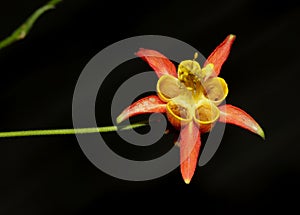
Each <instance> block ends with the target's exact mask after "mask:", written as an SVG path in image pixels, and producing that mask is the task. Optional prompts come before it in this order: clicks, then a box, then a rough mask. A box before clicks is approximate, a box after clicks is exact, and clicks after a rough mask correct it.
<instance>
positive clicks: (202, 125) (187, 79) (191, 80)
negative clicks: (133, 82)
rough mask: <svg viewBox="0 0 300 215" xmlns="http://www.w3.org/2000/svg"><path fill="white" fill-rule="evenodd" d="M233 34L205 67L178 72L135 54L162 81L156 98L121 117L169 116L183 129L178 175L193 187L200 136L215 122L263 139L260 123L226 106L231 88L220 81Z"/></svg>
mask: <svg viewBox="0 0 300 215" xmlns="http://www.w3.org/2000/svg"><path fill="white" fill-rule="evenodd" d="M234 40H235V36H234V35H229V36H227V37H226V39H225V40H224V41H223V42H222V43H221V44H220V45H219V46H218V47H217V48H216V49H215V50H214V51H213V52H212V53H211V54H210V56H209V57H208V58H207V60H206V62H205V63H204V65H203V68H201V66H200V65H199V63H198V62H197V61H196V58H197V53H196V54H195V56H194V59H193V60H185V61H182V62H181V63H180V64H179V66H178V68H177V70H176V67H175V65H174V64H173V63H172V62H171V61H170V60H169V59H168V58H167V57H165V56H164V55H163V54H161V53H159V52H157V51H155V50H149V49H142V48H141V49H140V50H139V51H138V52H137V53H136V55H137V56H139V57H141V58H142V59H144V60H145V61H146V62H148V64H149V65H150V66H151V67H152V68H153V69H154V71H155V72H156V74H157V76H158V78H159V79H158V82H157V86H156V89H157V95H151V96H148V97H145V98H142V99H140V100H138V101H136V102H135V103H133V104H132V105H130V106H129V107H128V108H126V109H125V110H124V111H123V112H122V113H121V114H120V115H119V116H118V118H117V122H118V123H120V122H122V121H123V120H125V119H127V118H129V117H132V116H135V115H138V114H143V113H154V112H160V113H166V116H167V118H168V120H169V122H170V123H171V124H172V125H173V126H174V127H175V128H176V129H178V130H180V136H179V147H180V160H181V164H180V170H181V174H182V177H183V179H184V181H185V183H187V184H189V183H190V181H191V179H192V177H193V175H194V172H195V169H196V165H197V161H198V155H199V151H200V146H201V138H200V135H201V134H202V133H205V132H209V131H210V130H211V129H212V128H213V126H214V125H215V123H216V122H217V121H220V122H223V123H231V124H234V125H237V126H240V127H242V128H245V129H247V130H249V131H251V132H253V133H256V134H258V135H260V136H261V137H263V138H264V132H263V130H262V128H261V127H260V126H259V124H258V123H257V122H256V121H255V120H254V119H253V118H252V117H251V116H250V115H249V114H247V113H246V112H245V111H243V110H241V109H240V108H238V107H235V106H233V105H230V104H223V105H222V103H223V101H224V100H225V98H226V96H227V94H228V86H227V84H226V82H225V80H224V79H223V78H220V77H218V75H219V73H220V71H221V67H222V65H223V63H224V62H225V60H226V59H227V57H228V55H229V52H230V49H231V45H232V43H233V41H234Z"/></svg>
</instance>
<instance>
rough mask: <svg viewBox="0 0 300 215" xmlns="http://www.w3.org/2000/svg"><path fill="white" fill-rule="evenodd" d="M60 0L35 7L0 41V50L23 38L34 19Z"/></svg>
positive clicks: (52, 0) (53, 6) (53, 0)
mask: <svg viewBox="0 0 300 215" xmlns="http://www.w3.org/2000/svg"><path fill="white" fill-rule="evenodd" d="M61 1H62V0H51V1H49V2H48V3H47V4H45V5H44V6H42V7H40V8H39V9H37V10H36V11H35V12H34V13H33V14H32V15H31V16H30V17H29V18H28V19H27V20H26V21H25V22H24V23H23V24H22V25H21V26H20V27H19V28H17V29H16V30H15V31H14V32H13V33H12V34H11V35H10V36H9V37H7V38H5V39H4V40H2V41H0V50H1V49H3V48H5V47H6V46H9V45H11V44H12V43H14V42H16V41H18V40H21V39H24V38H25V37H26V35H27V34H28V32H29V31H30V30H31V28H32V26H33V24H34V23H35V22H36V20H37V19H38V18H39V17H40V16H41V15H42V14H43V13H45V12H46V11H48V10H50V9H53V8H55V5H56V4H58V3H59V2H61Z"/></svg>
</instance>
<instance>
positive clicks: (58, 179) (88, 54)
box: [0, 0, 300, 214]
mask: <svg viewBox="0 0 300 215" xmlns="http://www.w3.org/2000/svg"><path fill="white" fill-rule="evenodd" d="M45 2H46V1H33V0H31V1H28V0H27V1H20V0H11V1H9V2H5V3H2V4H1V8H0V14H1V15H0V38H1V39H3V38H4V37H5V36H7V35H9V34H10V33H11V32H12V31H13V30H14V29H15V28H16V27H17V26H19V25H20V24H21V23H22V22H23V21H24V19H25V18H27V17H28V16H29V15H30V14H31V13H32V12H33V11H34V10H35V9H37V8H38V7H40V6H41V5H43V4H44V3H45ZM299 13H300V8H299V6H298V5H297V4H296V3H294V1H290V0H285V1H283V0H282V1H279V0H275V1H271V0H269V1H230V0H229V1H201V0H200V1H172V2H163V1H140V2H139V3H130V2H127V1H124V2H122V1H121V2H115V1H108V2H101V1H96V0H90V1H85V0H77V1H64V2H63V3H61V4H60V5H59V6H58V7H57V9H56V10H53V11H49V12H47V13H46V14H44V15H43V16H42V17H41V18H40V19H39V20H38V22H37V23H36V25H35V26H34V28H33V30H32V31H31V32H30V34H29V35H28V37H27V38H26V39H25V40H23V41H20V42H18V43H16V44H14V45H12V46H10V47H8V48H6V49H3V50H1V51H0V72H1V80H0V92H1V93H0V96H1V109H0V110H1V111H0V129H1V131H10V130H23V129H47V128H69V127H72V96H73V91H74V87H75V84H76V81H77V79H78V77H79V75H80V73H81V71H82V69H83V68H84V66H85V65H86V64H87V63H88V61H89V60H90V59H91V58H92V57H93V56H94V55H95V54H96V53H98V52H99V51H101V50H102V49H103V48H105V47H106V46H108V45H110V44H112V43H114V42H117V41H119V40H121V39H125V38H128V37H131V36H137V35H145V34H156V35H164V36H170V37H174V38H177V39H179V40H182V41H184V42H186V43H188V44H190V45H192V46H194V47H195V48H196V49H198V50H200V51H201V53H202V54H203V55H205V56H208V55H209V54H210V52H211V51H212V50H213V49H214V48H215V47H216V46H217V45H218V44H219V43H220V42H221V41H223V39H224V38H225V37H226V36H227V35H228V34H230V33H233V34H236V35H237V38H236V41H235V43H234V45H233V48H232V51H231V54H230V56H229V59H228V60H227V61H226V63H225V64H224V66H223V69H222V73H221V77H223V78H225V80H226V81H227V83H228V85H229V90H230V91H229V96H228V98H227V103H231V104H234V105H236V106H238V107H241V108H242V109H244V110H246V111H247V112H248V113H250V114H251V115H252V116H253V117H254V118H255V119H256V120H257V121H258V122H259V123H260V124H261V126H262V127H263V128H264V130H265V133H266V140H265V141H263V140H262V139H261V138H259V137H258V136H256V135H254V134H252V133H250V132H248V131H245V130H243V129H240V128H238V127H234V126H230V125H228V126H227V127H226V130H225V134H224V137H223V140H222V143H221V146H220V148H219V149H218V151H217V153H216V154H215V156H214V157H213V159H212V160H211V161H210V162H209V163H208V164H207V165H206V166H204V167H199V168H197V170H196V173H195V175H194V178H193V180H192V182H191V184H190V185H185V184H184V182H183V180H182V178H181V175H180V171H179V168H177V169H175V170H174V171H172V172H171V173H169V174H168V175H165V176H163V177H161V178H158V179H154V180H150V181H142V182H133V181H124V180H120V179H117V178H114V177H112V176H109V175H107V174H105V173H104V172H102V171H100V170H98V169H97V168H96V167H94V166H93V165H92V164H91V163H90V162H89V161H88V159H87V158H86V157H85V155H84V154H83V152H82V151H81V149H80V147H79V145H78V143H77V140H76V137H75V136H73V135H70V136H52V137H29V138H9V139H1V140H0V170H1V175H0V214H96V213H97V214H100V213H104V211H103V210H104V209H109V211H110V212H113V211H115V210H116V209H121V211H124V212H125V211H127V212H131V211H135V212H143V211H145V210H146V211H153V212H160V211H161V210H162V209H165V210H166V211H168V210H173V209H176V210H179V209H183V210H184V211H185V213H191V212H190V211H194V212H196V213H215V212H220V213H226V212H230V213H246V212H271V211H272V212H273V211H283V212H287V211H291V210H296V211H298V206H297V204H298V201H299V198H298V194H299V179H300V168H299V161H300V156H299V149H300V145H299V140H298V135H299V126H298V122H299V113H298V111H299V108H298V105H297V101H298V98H299V95H298V93H299V90H298V86H299V84H298V83H299V82H298V80H299V79H298V80H297V78H299V57H300V55H299V48H300V47H299V37H300V34H299V18H300V14H299ZM190 57H191V56H187V58H190ZM135 65H136V67H135ZM124 68H125V67H124ZM145 69H149V67H147V65H146V64H144V63H143V62H142V61H140V60H136V61H133V62H131V64H130V65H128V66H127V67H126V70H125V69H124V72H125V73H124V74H126V75H127V76H128V77H129V76H130V74H133V73H138V72H141V71H143V70H145ZM126 75H125V76H126ZM119 76H120V77H123V78H126V77H125V76H124V75H123V76H122V75H119V74H115V75H113V76H112V78H111V80H108V84H107V86H109V85H111V83H112V82H114V81H116V83H118V77H119ZM109 81H111V82H109ZM102 93H103V95H105V94H106V93H107V95H112V93H113V90H112V89H111V88H109V87H104V89H103V92H102ZM100 94H101V93H100ZM100 97H101V96H100ZM107 97H109V96H106V98H107ZM101 99H103V98H99V102H98V103H97V120H98V122H99V125H110V124H111V121H110V119H109V118H108V117H107V112H106V111H108V110H109V106H108V105H109V104H107V102H105V99H104V100H101ZM111 135H112V140H114V138H115V140H116V139H118V138H117V137H116V136H115V137H114V134H111ZM120 144H122V143H121V142H120ZM167 144H170V143H167ZM123 150H126V149H123ZM128 153H130V152H128ZM109 204H111V206H109ZM139 206H142V207H143V210H140V209H138V207H139Z"/></svg>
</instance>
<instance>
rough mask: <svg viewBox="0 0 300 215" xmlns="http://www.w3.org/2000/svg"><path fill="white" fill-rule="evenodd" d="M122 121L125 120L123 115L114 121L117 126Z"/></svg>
mask: <svg viewBox="0 0 300 215" xmlns="http://www.w3.org/2000/svg"><path fill="white" fill-rule="evenodd" d="M124 119H125V117H124V115H123V114H120V115H119V116H118V117H117V119H116V122H117V124H120V123H121V122H123V121H124Z"/></svg>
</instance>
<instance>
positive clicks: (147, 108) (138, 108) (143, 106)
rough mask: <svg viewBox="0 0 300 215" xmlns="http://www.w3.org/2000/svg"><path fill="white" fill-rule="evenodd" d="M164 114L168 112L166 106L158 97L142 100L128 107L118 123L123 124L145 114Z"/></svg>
mask: <svg viewBox="0 0 300 215" xmlns="http://www.w3.org/2000/svg"><path fill="white" fill-rule="evenodd" d="M154 112H156V113H164V112H166V104H165V103H164V102H163V101H162V100H160V98H159V97H158V96H156V95H151V96H147V97H145V98H142V99H140V100H138V101H136V102H134V103H133V104H132V105H130V106H129V107H127V108H126V109H125V110H124V111H123V112H122V113H121V114H120V115H119V116H118V117H117V123H121V122H122V121H124V120H125V119H128V118H129V117H132V116H135V115H138V114H143V113H154Z"/></svg>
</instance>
